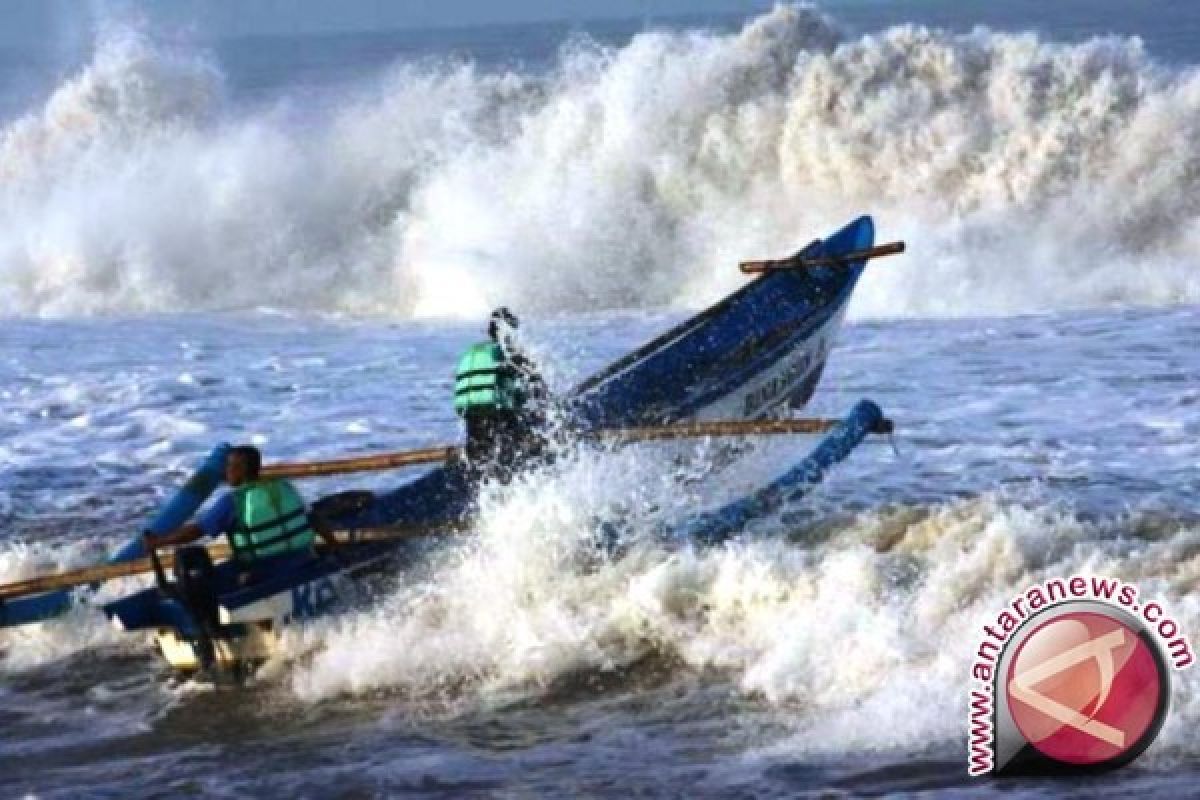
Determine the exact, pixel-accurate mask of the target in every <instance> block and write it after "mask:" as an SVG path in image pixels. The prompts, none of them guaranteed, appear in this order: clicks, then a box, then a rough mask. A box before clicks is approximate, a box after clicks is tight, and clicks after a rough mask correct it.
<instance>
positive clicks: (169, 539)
mask: <svg viewBox="0 0 1200 800" xmlns="http://www.w3.org/2000/svg"><path fill="white" fill-rule="evenodd" d="M142 536H143V538H144V539H145V540H146V549H147V550H156V549H158V548H161V547H178V546H179V545H181V544H190V543H191V542H194V541H196V540H197V539H200V538H202V537H203V536H204V530H203V529H201V527H200V526H199V525H197V524H196V523H195V522H189V523H187V524H185V525H180V526H179V527H178V528H176V529H175V530H173V531H171V532H170V533H164V534H163V535H161V536H155V535H154V534H152V533H150V532H149V531H147V532H146V533H144V534H142Z"/></svg>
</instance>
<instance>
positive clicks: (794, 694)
mask: <svg viewBox="0 0 1200 800" xmlns="http://www.w3.org/2000/svg"><path fill="white" fill-rule="evenodd" d="M659 466H661V465H659ZM659 472H661V469H658V468H656V467H654V466H653V465H652V464H650V463H648V462H647V461H646V460H643V461H641V462H639V463H634V462H626V463H624V464H622V465H620V466H619V467H616V468H613V467H612V466H611V465H610V466H605V467H601V466H599V465H597V464H591V465H588V464H583V463H579V464H575V465H574V466H572V467H571V468H569V469H567V470H565V471H564V473H562V474H561V475H560V476H559V477H558V478H556V479H554V480H551V481H548V482H538V483H536V484H530V485H526V486H522V487H519V488H518V489H517V490H516V491H515V492H514V493H513V495H512V496H511V497H509V498H507V499H502V498H499V497H494V498H492V503H491V504H490V505H489V506H488V508H487V510H486V511H485V514H484V517H483V520H484V521H483V523H482V525H481V528H480V530H479V532H478V536H477V537H473V538H472V539H471V540H470V542H469V543H464V544H463V545H462V546H461V547H459V548H455V549H452V550H451V551H449V552H448V553H445V554H443V555H442V556H441V557H439V558H435V559H434V560H433V562H432V566H429V567H428V569H427V570H426V571H423V572H421V573H419V574H416V575H413V576H410V577H409V578H408V579H407V580H406V584H405V586H403V587H402V588H400V589H399V590H397V592H396V593H395V594H394V595H393V596H391V597H390V598H389V600H388V602H386V603H385V604H383V605H382V606H381V607H379V608H377V609H374V610H372V611H369V612H363V613H360V614H355V615H351V616H349V617H345V618H342V619H339V620H338V621H336V622H335V623H333V624H332V625H329V626H322V627H317V628H314V629H310V630H308V631H307V632H306V633H305V634H304V635H301V636H296V637H294V638H292V639H291V640H290V641H289V657H294V658H299V657H300V656H302V655H303V658H299V660H298V661H297V663H296V664H294V665H293V667H292V669H291V670H290V671H289V672H284V676H285V677H284V678H283V680H284V681H285V682H286V683H289V684H290V685H291V687H292V688H293V690H294V691H295V692H296V693H297V694H298V696H299V697H301V698H302V699H304V700H308V701H314V700H320V699H326V698H329V697H334V696H339V695H345V694H360V693H374V692H377V691H389V692H395V693H397V694H398V695H400V696H402V697H405V698H407V700H408V701H409V702H410V703H411V704H412V705H413V707H417V708H420V707H425V708H433V709H438V708H441V709H446V708H447V707H449V708H450V709H461V707H462V706H464V705H465V706H469V707H470V706H474V707H491V706H495V705H497V704H501V705H502V704H506V703H508V702H512V701H513V700H514V699H518V698H520V699H527V698H530V697H537V696H539V695H540V694H542V693H545V692H547V691H554V690H555V687H558V686H562V685H564V683H566V682H570V681H572V680H573V679H574V678H576V677H577V676H579V675H581V674H583V675H588V674H603V673H612V672H613V671H615V670H620V669H624V668H629V667H632V668H635V669H636V665H637V664H638V663H639V662H640V661H641V660H642V659H645V658H647V657H655V658H656V659H657V660H658V661H657V663H666V664H671V665H675V666H674V667H673V668H676V669H681V670H689V671H709V670H717V671H719V672H721V673H723V674H725V675H727V676H728V677H729V678H730V680H731V681H732V682H733V683H734V684H735V685H737V686H738V687H739V688H740V690H741V691H743V692H744V693H745V694H746V695H747V696H750V697H755V698H759V699H760V700H761V701H762V702H764V703H765V704H767V705H768V706H769V707H771V708H773V709H775V710H776V711H777V712H778V713H779V718H780V719H781V720H784V721H786V720H790V721H791V722H790V724H791V725H792V726H793V728H794V733H793V735H791V736H789V737H786V740H785V741H784V742H783V743H782V744H780V745H779V746H780V747H784V748H786V750H787V752H788V753H789V757H794V756H795V754H796V753H797V752H800V753H804V754H806V755H808V756H810V757H821V756H831V757H844V756H845V754H846V753H849V752H860V751H865V750H872V751H875V750H885V751H888V750H892V751H898V752H910V751H913V750H914V749H920V748H921V747H923V746H925V745H926V744H929V743H937V742H949V741H956V740H957V739H958V738H959V737H961V736H962V735H963V734H962V731H963V720H964V719H965V713H966V712H965V689H964V687H965V686H966V685H967V683H968V678H969V674H970V663H971V658H972V654H973V653H974V651H975V648H976V647H977V646H978V642H979V639H980V636H981V635H982V626H983V625H985V624H987V623H989V622H991V621H992V620H994V618H995V614H996V613H998V611H999V610H1001V609H1003V608H1004V607H1006V604H1007V603H1008V602H1009V600H1010V599H1011V598H1012V597H1013V596H1015V595H1016V594H1018V593H1019V592H1021V591H1023V590H1024V589H1025V588H1026V587H1027V586H1029V585H1032V584H1034V583H1036V582H1038V581H1041V580H1044V579H1047V578H1053V577H1058V576H1066V575H1072V574H1076V573H1079V572H1088V573H1094V574H1099V575H1106V576H1113V577H1119V578H1122V579H1124V580H1127V581H1130V582H1132V583H1135V584H1136V585H1138V586H1139V587H1140V588H1141V590H1142V592H1143V595H1144V596H1154V597H1158V598H1160V599H1161V600H1162V601H1163V603H1164V605H1165V606H1166V607H1168V608H1169V609H1170V611H1171V613H1172V614H1173V616H1174V618H1175V619H1176V620H1177V621H1178V622H1179V623H1180V625H1181V626H1182V627H1183V628H1184V629H1185V630H1191V631H1195V630H1200V605H1198V604H1197V603H1196V602H1195V600H1194V598H1193V597H1191V596H1190V593H1191V591H1192V587H1194V585H1195V581H1196V579H1197V575H1198V574H1200V530H1190V529H1179V528H1178V527H1174V528H1171V529H1170V530H1160V531H1157V532H1155V531H1156V530H1157V529H1156V528H1155V527H1154V525H1155V523H1153V522H1152V521H1150V520H1139V519H1137V518H1130V519H1127V520H1122V521H1114V520H1108V521H1106V522H1104V523H1086V522H1083V521H1081V520H1080V519H1079V518H1078V517H1077V516H1075V515H1074V514H1072V513H1069V512H1068V511H1067V510H1065V509H1062V508H1056V507H1053V506H1046V505H1041V506H1039V505H1034V506H1027V505H1025V504H1022V503H1018V502H1013V501H1011V500H1005V499H1002V498H1001V497H1000V496H998V495H985V496H983V497H981V498H976V499H971V500H964V501H953V502H947V503H944V504H939V505H935V506H931V507H926V508H896V509H892V510H889V511H881V512H871V513H863V514H861V515H859V516H857V517H854V518H851V519H848V520H846V521H845V522H843V523H839V524H836V525H833V526H832V527H831V526H829V525H824V526H822V528H821V530H820V532H815V531H808V532H807V533H805V532H802V531H797V535H798V537H799V538H797V539H792V540H789V539H788V537H786V536H783V535H781V534H780V533H779V532H778V531H777V530H776V531H775V533H774V535H772V536H769V537H754V536H749V537H746V536H743V537H742V538H741V539H739V540H738V541H736V542H734V543H732V544H730V545H728V546H725V547H720V548H711V549H699V548H694V547H692V546H686V545H685V546H681V545H678V544H676V545H670V544H667V543H664V542H662V541H660V540H658V539H656V538H653V537H648V536H644V535H643V536H642V537H640V538H639V537H638V535H637V533H636V531H637V530H638V527H639V526H638V525H637V523H636V522H635V524H634V527H633V530H634V534H633V536H634V541H633V543H632V545H631V547H630V550H629V552H628V553H627V555H626V556H625V557H624V558H620V559H615V560H608V559H605V558H602V557H599V556H597V554H596V550H595V540H594V533H595V532H594V525H593V523H592V519H593V517H594V516H595V515H598V514H601V513H602V510H603V509H606V508H611V504H612V503H613V502H619V501H620V500H621V499H625V500H628V499H629V498H630V497H634V498H636V499H635V500H634V502H633V503H632V504H631V506H630V507H631V508H633V509H634V514H633V516H632V517H631V519H634V520H638V521H640V522H642V523H644V524H643V525H642V526H641V528H642V529H644V530H649V529H651V528H653V527H654V524H653V522H652V520H650V519H648V518H646V517H644V516H643V517H639V513H641V514H644V513H645V509H646V508H648V507H651V506H653V505H655V504H665V507H662V508H660V509H659V510H658V511H657V512H656V513H655V514H654V515H653V516H655V517H657V516H661V517H662V518H666V519H671V518H676V517H678V516H679V514H681V513H683V508H682V506H686V505H688V504H689V503H698V502H701V499H700V498H699V497H691V498H686V497H682V496H681V495H682V494H683V493H681V492H679V490H678V489H677V488H675V487H674V486H673V485H672V484H671V483H670V482H669V481H664V482H663V483H662V484H661V485H657V484H655V483H654V481H653V480H648V479H649V478H650V476H653V475H656V474H658V473H659ZM635 487H640V488H638V489H635ZM712 500H713V498H711V497H708V496H705V497H704V498H703V501H704V502H712ZM771 527H772V528H773V529H774V528H775V526H771ZM1128 530H1138V531H1139V534H1138V535H1136V536H1132V537H1130V536H1124V537H1123V536H1120V535H1118V534H1119V533H1121V532H1122V531H1128ZM814 536H815V537H816V538H815V539H814V538H813V537H814ZM1193 641H1194V640H1193ZM1193 646H1194V644H1193ZM1197 674H1198V673H1196V671H1195V670H1192V671H1191V672H1187V673H1182V674H1180V675H1179V676H1177V677H1178V680H1177V683H1176V686H1175V700H1174V703H1175V707H1176V712H1175V714H1174V715H1173V716H1172V718H1171V719H1172V722H1171V724H1170V725H1169V726H1168V728H1167V730H1166V732H1165V733H1164V735H1163V738H1162V739H1161V741H1160V743H1159V745H1158V746H1157V748H1156V750H1155V756H1154V757H1155V758H1161V759H1170V758H1173V757H1175V756H1176V755H1177V754H1179V753H1191V752H1194V742H1193V739H1192V737H1190V734H1189V731H1190V730H1191V729H1192V727H1193V726H1194V724H1195V722H1196V721H1197V717H1196V714H1197V702H1196V696H1197V693H1198V692H1200V683H1198V682H1197V678H1196V675H1197ZM880 720H886V721H887V724H886V725H880V724H879V723H880Z"/></svg>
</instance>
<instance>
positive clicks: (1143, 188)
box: [0, 7, 1200, 316]
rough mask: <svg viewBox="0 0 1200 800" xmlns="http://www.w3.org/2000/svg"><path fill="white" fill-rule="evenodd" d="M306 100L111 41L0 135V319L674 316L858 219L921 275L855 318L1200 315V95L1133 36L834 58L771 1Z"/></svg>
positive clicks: (977, 43) (855, 45) (818, 29)
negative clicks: (492, 309) (253, 88)
mask: <svg viewBox="0 0 1200 800" xmlns="http://www.w3.org/2000/svg"><path fill="white" fill-rule="evenodd" d="M298 103H299V101H298V100H297V99H295V98H291V97H289V96H288V95H286V94H285V95H283V96H281V97H280V98H279V99H278V101H277V102H273V103H271V104H270V105H268V106H266V107H263V106H261V105H260V106H254V107H250V108H247V107H245V106H244V105H242V104H238V103H235V102H233V101H231V100H230V98H229V97H228V96H227V92H226V90H225V88H224V82H223V79H222V75H221V70H220V65H219V64H216V63H214V60H213V58H212V57H210V56H208V55H207V54H205V53H198V52H190V51H186V50H181V49H179V47H178V46H166V45H163V44H161V43H158V42H156V41H155V40H154V39H153V37H152V36H151V35H149V34H148V33H146V32H145V31H136V30H130V29H128V28H122V27H120V26H109V27H107V28H106V29H105V30H104V31H102V33H100V34H99V35H98V36H97V39H96V43H95V53H94V56H93V58H92V59H91V62H90V63H89V64H88V65H87V66H86V67H85V68H84V69H83V70H82V71H81V72H79V73H78V74H76V75H73V76H71V77H70V78H69V79H67V80H66V81H64V82H63V83H62V84H61V85H60V86H58V87H57V89H55V90H54V92H53V93H52V95H51V96H49V97H48V98H47V99H46V100H45V102H44V104H43V105H42V106H41V107H40V108H34V109H31V110H30V111H29V112H28V113H27V114H26V115H24V116H23V117H21V118H19V119H17V120H15V121H13V122H11V123H9V124H8V126H7V127H6V128H3V129H0V178H2V180H0V214H3V217H4V218H5V220H6V224H5V226H4V228H3V230H0V313H3V314H10V315H11V314H76V313H93V312H113V311H118V312H121V311H126V312H127V311H140V310H177V309H196V308H201V309H221V308H231V307H235V308H258V307H262V306H271V307H275V308H282V309H331V310H339V311H349V312H382V313H386V314H392V315H400V316H411V315H425V316H428V315H461V314H468V315H474V314H478V313H479V312H480V311H481V310H482V309H484V308H486V307H488V306H490V305H492V304H495V303H500V302H504V303H510V304H514V305H519V306H521V307H525V308H540V309H558V308H563V307H567V308H594V307H597V306H603V307H615V306H630V305H662V304H679V305H694V304H697V303H701V302H704V301H706V300H710V299H712V298H714V297H716V296H718V295H719V294H720V293H721V292H723V291H724V290H726V289H728V288H730V287H731V286H733V285H735V284H736V283H737V281H738V277H737V274H736V270H735V269H734V268H733V265H734V263H735V262H736V260H738V259H739V258H745V257H758V256H773V255H779V254H781V253H786V252H788V251H789V250H790V249H792V248H795V247H797V246H798V245H801V244H803V243H804V242H805V241H806V240H807V239H808V238H811V237H812V236H814V235H820V234H823V233H825V232H827V231H829V230H830V229H831V228H833V227H834V226H836V225H839V224H841V223H842V222H844V221H845V220H846V219H847V218H848V217H850V216H852V215H855V214H858V213H862V212H870V213H873V214H875V215H876V216H877V217H878V219H879V222H880V227H881V234H882V235H883V236H885V237H887V238H905V239H907V240H908V242H909V245H910V252H909V254H908V255H906V256H903V257H901V258H898V259H894V260H893V261H891V262H889V263H887V264H886V265H885V264H881V265H879V267H878V268H877V269H873V270H872V271H871V273H870V275H869V277H868V279H867V280H866V281H865V283H864V285H863V286H862V288H861V290H860V291H859V293H858V296H857V298H856V305H855V308H854V313H856V314H858V315H860V316H863V315H866V316H881V315H882V316H913V315H974V314H980V313H1001V314H1003V313H1010V312H1019V311H1030V310H1043V309H1061V308H1074V307H1083V306H1107V305H1112V304H1150V305H1157V304H1167V303H1175V302H1196V301H1198V300H1200V279H1198V278H1197V277H1196V272H1195V270H1194V269H1193V268H1192V264H1193V263H1194V261H1193V258H1192V255H1191V254H1192V253H1194V252H1195V250H1196V246H1197V244H1200V226H1198V224H1197V221H1198V219H1200V213H1198V211H1197V207H1196V201H1195V200H1194V198H1195V197H1197V196H1200V192H1197V185H1196V182H1197V179H1196V174H1197V171H1196V169H1195V163H1196V160H1197V144H1196V142H1197V141H1200V136H1198V135H1197V134H1198V133H1200V76H1198V75H1197V74H1196V73H1195V72H1194V71H1173V70H1169V69H1167V68H1165V67H1161V66H1157V65H1155V64H1154V63H1153V61H1152V60H1151V59H1150V58H1149V57H1148V56H1147V55H1146V53H1145V52H1144V51H1143V49H1142V46H1141V44H1140V42H1139V41H1137V40H1136V39H1120V38H1106V39H1098V40H1093V41H1088V42H1085V43H1082V44H1073V45H1063V44H1056V43H1052V42H1048V41H1045V40H1042V39H1040V38H1038V37H1037V36H1035V35H1032V34H1026V35H1015V34H1002V33H996V32H990V31H987V30H976V31H974V32H972V33H969V34H950V33H945V32H941V31H938V30H930V29H927V28H923V27H919V26H902V27H896V28H892V29H889V30H886V31H883V32H880V33H877V34H873V35H869V36H865V37H862V38H857V39H854V38H844V37H843V36H842V35H840V34H839V33H838V32H837V30H836V27H835V25H834V24H833V23H831V22H830V21H829V20H828V19H827V18H825V17H824V16H822V15H821V14H820V13H818V12H817V11H815V10H813V9H811V8H808V7H779V8H776V9H775V10H774V11H771V12H769V13H767V14H765V15H763V16H761V17H759V18H757V19H755V20H753V21H752V22H751V23H749V24H748V25H747V26H746V27H745V28H744V29H743V30H742V31H740V32H737V33H732V34H716V33H705V32H650V33H645V34H642V35H639V36H637V37H635V38H634V39H633V40H632V42H630V43H629V44H628V45H626V46H624V47H621V48H619V49H607V48H603V47H600V46H596V45H592V44H588V43H587V42H580V41H572V42H571V43H569V44H568V45H566V46H564V48H563V50H562V53H561V55H560V57H559V58H558V61H557V63H556V65H555V66H554V67H553V68H552V69H551V70H549V71H548V72H547V73H545V74H537V75H530V74H517V73H511V72H504V71H486V70H482V69H480V68H477V67H472V66H469V65H468V66H463V65H441V66H439V65H432V64H428V63H424V64H420V65H417V64H406V63H399V64H396V65H395V66H394V67H393V68H391V69H390V70H389V71H388V72H387V73H386V74H385V75H383V76H380V77H378V78H377V79H375V80H374V81H373V82H369V83H364V84H363V85H360V86H358V87H355V88H353V89H347V90H345V91H344V93H343V94H342V95H341V96H339V97H336V98H334V99H333V100H332V101H331V102H330V103H329V105H328V106H327V107H325V108H321V109H311V108H306V109H304V110H303V113H299V110H298V108H297V105H298Z"/></svg>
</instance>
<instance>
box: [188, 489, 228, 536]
mask: <svg viewBox="0 0 1200 800" xmlns="http://www.w3.org/2000/svg"><path fill="white" fill-rule="evenodd" d="M196 524H197V525H198V526H199V527H200V530H202V531H204V535H205V536H212V537H214V538H215V537H217V536H220V535H221V534H223V533H229V532H230V531H232V530H233V529H234V526H236V525H237V504H236V503H235V502H234V501H233V492H225V493H224V494H222V495H221V496H220V497H218V498H217V501H216V502H215V503H213V504H212V505H211V506H209V507H208V508H206V509H204V511H201V512H200V514H198V515H197V516H196Z"/></svg>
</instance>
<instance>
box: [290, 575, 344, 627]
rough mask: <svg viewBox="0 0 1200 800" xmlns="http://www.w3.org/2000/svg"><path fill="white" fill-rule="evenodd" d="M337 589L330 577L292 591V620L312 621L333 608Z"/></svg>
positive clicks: (297, 587) (302, 585)
mask: <svg viewBox="0 0 1200 800" xmlns="http://www.w3.org/2000/svg"><path fill="white" fill-rule="evenodd" d="M336 602H337V589H335V588H334V585H333V580H332V579H331V578H329V577H325V578H321V579H320V580H317V581H313V582H311V583H304V584H301V585H299V586H296V587H294V588H293V589H292V614H291V617H292V619H311V618H312V617H316V616H319V615H320V614H323V613H324V612H326V611H328V610H329V609H330V608H332V607H333V604H334V603H336Z"/></svg>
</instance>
